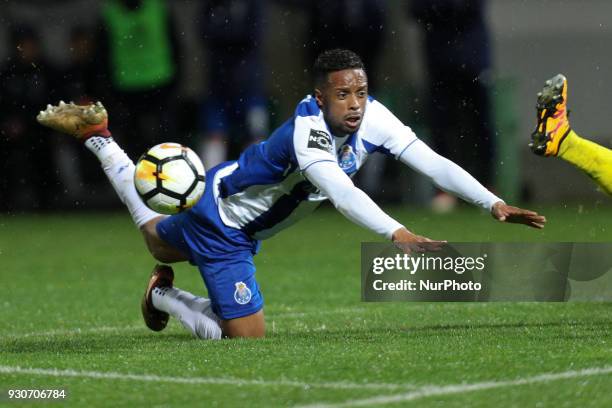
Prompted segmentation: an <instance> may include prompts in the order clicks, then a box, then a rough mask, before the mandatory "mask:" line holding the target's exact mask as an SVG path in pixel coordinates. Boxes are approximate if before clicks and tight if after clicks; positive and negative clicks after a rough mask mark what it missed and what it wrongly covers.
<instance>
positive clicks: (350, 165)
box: [338, 145, 357, 174]
mask: <svg viewBox="0 0 612 408" xmlns="http://www.w3.org/2000/svg"><path fill="white" fill-rule="evenodd" d="M338 165H339V166H340V168H341V169H342V171H344V172H345V173H347V174H351V173H354V172H356V171H357V155H356V154H355V152H354V151H353V147H352V146H351V145H344V146H342V149H341V150H340V154H338Z"/></svg>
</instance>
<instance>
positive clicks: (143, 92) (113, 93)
mask: <svg viewBox="0 0 612 408" xmlns="http://www.w3.org/2000/svg"><path fill="white" fill-rule="evenodd" d="M102 16H103V27H102V28H101V33H100V35H99V38H98V50H97V52H96V56H97V58H98V61H97V64H98V65H99V66H100V67H102V68H103V69H105V70H106V71H107V79H106V80H105V81H104V82H103V84H105V85H108V86H107V87H106V89H105V90H104V93H105V96H104V97H103V98H102V99H103V100H104V101H106V106H107V108H108V109H109V113H110V116H111V117H112V118H113V125H112V127H113V132H114V133H113V134H114V135H115V136H117V137H118V139H120V140H122V142H121V143H122V145H123V146H125V148H126V151H127V153H128V155H130V156H131V157H134V158H136V157H138V156H140V155H141V154H142V153H144V151H145V150H147V148H149V147H151V146H152V145H154V144H157V143H161V142H166V141H177V142H180V141H181V140H178V139H177V135H176V134H175V131H174V130H175V114H176V104H177V101H176V99H175V97H176V94H175V90H176V84H177V82H178V78H180V73H179V69H180V66H179V55H180V51H179V41H178V39H177V35H176V34H177V33H176V30H175V27H174V23H173V20H172V18H171V16H170V14H169V12H168V9H167V7H166V3H165V2H164V1H162V0H107V1H106V2H105V3H104V5H103V6H102ZM113 100H114V101H113Z"/></svg>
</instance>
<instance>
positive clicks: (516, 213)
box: [491, 201, 546, 228]
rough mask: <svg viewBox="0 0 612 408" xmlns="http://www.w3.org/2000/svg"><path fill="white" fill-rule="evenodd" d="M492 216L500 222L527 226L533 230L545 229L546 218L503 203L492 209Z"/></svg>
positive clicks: (500, 202)
mask: <svg viewBox="0 0 612 408" xmlns="http://www.w3.org/2000/svg"><path fill="white" fill-rule="evenodd" d="M491 215H492V216H493V218H495V219H496V220H498V221H501V222H509V223H513V224H525V225H527V226H529V227H533V228H544V224H546V217H544V216H543V215H540V214H538V213H537V212H535V211H531V210H525V209H523V208H518V207H513V206H511V205H507V204H506V203H504V202H503V201H498V202H497V203H495V204H493V207H492V208H491Z"/></svg>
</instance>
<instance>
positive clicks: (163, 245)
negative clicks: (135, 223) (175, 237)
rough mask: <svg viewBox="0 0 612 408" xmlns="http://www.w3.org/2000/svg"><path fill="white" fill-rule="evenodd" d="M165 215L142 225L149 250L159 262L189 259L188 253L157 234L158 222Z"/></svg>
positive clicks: (141, 228) (141, 229)
mask: <svg viewBox="0 0 612 408" xmlns="http://www.w3.org/2000/svg"><path fill="white" fill-rule="evenodd" d="M164 218H165V217H157V218H154V219H152V220H151V221H148V222H147V223H145V224H144V225H143V226H141V227H140V231H141V232H142V235H143V237H144V239H145V242H146V244H147V248H148V249H149V252H150V253H151V255H152V256H153V258H155V259H156V260H157V261H159V262H163V263H173V262H181V261H186V260H188V257H187V255H186V254H184V253H182V252H181V251H179V250H178V249H176V248H174V247H173V246H171V245H170V244H168V243H167V242H165V241H164V240H162V239H161V238H160V237H159V235H158V234H157V228H156V227H157V223H158V222H159V221H161V220H163V219H164Z"/></svg>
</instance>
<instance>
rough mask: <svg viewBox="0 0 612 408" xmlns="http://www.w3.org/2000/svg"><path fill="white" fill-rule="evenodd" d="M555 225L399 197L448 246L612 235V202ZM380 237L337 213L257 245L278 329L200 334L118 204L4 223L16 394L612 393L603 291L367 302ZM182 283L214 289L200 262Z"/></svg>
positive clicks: (515, 400) (4, 386)
mask: <svg viewBox="0 0 612 408" xmlns="http://www.w3.org/2000/svg"><path fill="white" fill-rule="evenodd" d="M538 210H540V211H541V212H543V213H544V214H545V215H547V216H548V220H549V224H548V226H547V228H546V229H545V230H544V231H536V230H531V229H527V228H525V227H522V226H514V225H502V224H500V223H496V222H495V221H493V220H492V219H491V218H490V217H489V216H488V215H486V214H483V213H480V212H478V211H476V210H470V209H461V210H460V211H457V212H455V213H453V214H450V215H445V216H437V215H434V214H431V213H429V212H427V211H424V210H412V209H399V208H395V209H391V213H392V214H393V215H395V216H396V217H398V218H399V219H400V220H402V221H403V222H404V223H405V224H406V225H408V226H409V228H411V229H413V230H414V231H415V232H418V233H421V234H423V235H426V236H430V237H432V238H439V239H447V240H450V241H534V242H535V241H612V229H610V228H609V224H610V223H609V221H610V219H612V208H607V207H602V208H593V209H587V210H581V211H579V209H578V208H577V207H568V208H557V209H555V208H543V209H538ZM378 240H379V239H378V238H377V237H376V236H374V235H372V234H371V233H369V232H367V231H364V230H362V229H360V228H359V227H357V226H354V225H352V224H350V223H349V222H348V221H346V220H344V219H343V218H342V217H341V216H340V215H339V214H337V213H336V212H334V211H332V210H330V209H323V210H321V211H318V212H317V213H315V214H314V215H313V216H312V217H311V218H309V219H307V220H305V221H302V223H301V224H298V225H296V226H295V227H293V228H292V229H289V230H287V231H284V232H283V233H281V234H280V235H278V236H277V237H275V238H273V239H271V240H269V241H266V242H264V243H263V245H262V250H261V252H260V254H259V255H257V256H256V258H255V261H256V264H257V267H258V281H259V282H260V284H261V287H262V290H263V293H264V296H265V301H266V307H265V311H266V321H267V329H268V335H267V337H266V338H265V339H260V340H223V341H216V342H213V341H200V340H195V339H192V338H191V337H190V336H189V335H188V334H187V332H186V331H184V330H183V329H182V327H181V326H180V324H179V323H178V322H176V321H174V320H171V323H170V325H169V327H168V328H167V329H166V330H165V331H163V332H161V333H153V332H150V331H148V330H147V329H146V328H145V326H144V323H142V321H141V317H140V310H139V302H140V298H141V295H142V292H143V290H144V286H145V284H146V281H147V277H148V274H149V272H150V270H151V268H152V266H153V264H154V261H153V260H152V258H150V256H149V255H148V254H147V252H146V251H145V247H144V243H143V242H142V239H141V238H140V234H139V233H138V231H137V230H136V229H135V227H134V226H133V225H132V223H131V221H130V219H129V217H127V216H126V215H125V214H123V213H119V214H99V213H95V214H86V213H79V214H76V215H75V214H65V215H55V216H16V217H8V216H3V217H2V218H0V267H1V272H0V276H1V278H2V279H1V283H2V289H1V291H0V293H1V296H0V306H1V307H2V316H3V318H2V319H0V391H1V392H2V395H0V406H8V407H12V406H15V407H26V406H32V407H40V406H46V405H47V402H40V401H32V400H30V401H26V402H19V403H17V402H14V401H9V400H8V399H7V397H6V395H7V390H8V389H49V388H50V389H54V388H55V389H57V388H64V389H66V390H67V392H68V398H67V400H66V401H64V402H56V403H54V405H50V406H58V407H59V406H79V407H85V406H86V407H106V406H112V407H134V406H145V405H146V406H151V407H162V406H176V407H186V406H213V407H214V406H228V407H238V406H242V407H247V406H249V407H250V406H256V407H273V406H418V407H465V406H471V407H491V406H516V407H528V406H529V407H532V406H538V407H577V406H580V407H605V406H612V395H611V393H610V390H611V389H612V307H611V305H610V304H605V303H570V304H556V303H549V304H544V303H540V304H536V303H495V304H494V303H490V304H469V303H463V304H453V303H410V304H409V303H384V304H383V303H381V304H372V303H362V302H360V276H359V250H360V242H362V241H378ZM175 273H176V275H177V278H176V285H177V286H178V287H181V288H183V289H186V290H189V291H192V292H194V293H198V294H204V288H203V284H202V282H201V278H200V276H199V273H198V272H197V270H196V269H195V268H193V267H191V266H189V265H187V264H181V265H175Z"/></svg>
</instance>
